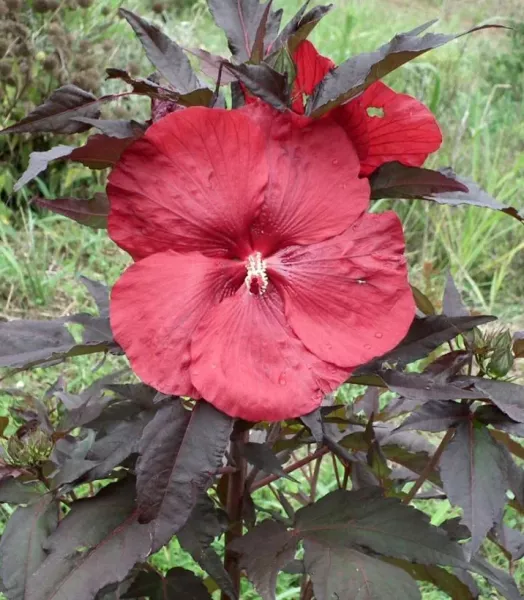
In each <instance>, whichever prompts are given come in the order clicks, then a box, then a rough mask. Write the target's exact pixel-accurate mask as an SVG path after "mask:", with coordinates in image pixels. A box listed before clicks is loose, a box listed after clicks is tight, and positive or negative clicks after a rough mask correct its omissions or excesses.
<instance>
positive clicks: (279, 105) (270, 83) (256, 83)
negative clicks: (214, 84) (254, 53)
mask: <svg viewBox="0 0 524 600" xmlns="http://www.w3.org/2000/svg"><path fill="white" fill-rule="evenodd" d="M225 68H226V69H227V70H228V71H230V72H231V73H232V74H233V75H235V76H236V78H237V79H238V80H239V81H240V82H241V83H243V84H244V85H245V87H246V88H247V89H248V90H249V91H250V92H251V93H252V94H253V95H254V96H257V98H261V99H262V100H264V102H266V103H267V104H270V105H271V106H273V107H274V108H276V109H277V110H280V111H284V110H286V109H287V106H288V101H289V90H288V84H287V78H286V76H285V75H282V74H280V73H278V72H277V71H275V70H274V69H272V68H271V67H270V66H269V65H267V64H265V63H262V64H260V65H251V64H241V65H233V64H231V63H227V65H226V66H225Z"/></svg>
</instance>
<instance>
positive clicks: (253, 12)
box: [208, 0, 279, 62]
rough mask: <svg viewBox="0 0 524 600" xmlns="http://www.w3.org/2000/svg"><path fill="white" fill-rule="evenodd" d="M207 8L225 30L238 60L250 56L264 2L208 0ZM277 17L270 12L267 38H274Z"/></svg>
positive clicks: (261, 16)
mask: <svg viewBox="0 0 524 600" xmlns="http://www.w3.org/2000/svg"><path fill="white" fill-rule="evenodd" d="M208 5H209V10H210V11H211V14H212V15H213V19H214V20H215V23H216V24H217V25H218V26H219V27H220V28H221V29H222V30H223V31H224V32H225V34H226V36H227V40H228V45H229V49H230V50H231V54H233V56H235V57H236V58H237V59H238V60H239V61H240V62H244V61H246V60H248V59H249V58H250V56H251V51H252V48H253V44H254V43H255V38H256V35H257V30H258V27H259V25H260V22H261V20H262V18H263V15H264V11H265V9H266V4H261V3H260V1H259V0H208ZM278 19H279V17H278V15H276V14H275V13H271V18H270V26H269V27H268V29H269V34H270V35H269V39H268V40H266V41H267V42H269V43H270V42H271V41H272V39H274V35H276V32H275V25H277V29H278V22H275V21H278Z"/></svg>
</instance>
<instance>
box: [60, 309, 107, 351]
mask: <svg viewBox="0 0 524 600" xmlns="http://www.w3.org/2000/svg"><path fill="white" fill-rule="evenodd" d="M67 320H68V322H69V323H77V324H78V325H82V326H83V327H84V333H83V336H82V341H83V342H84V344H101V343H106V344H107V345H108V347H107V350H113V349H115V350H116V343H114V341H113V333H112V331H111V326H110V324H109V317H96V316H93V315H90V314H88V313H79V314H77V315H72V316H71V317H68V318H67Z"/></svg>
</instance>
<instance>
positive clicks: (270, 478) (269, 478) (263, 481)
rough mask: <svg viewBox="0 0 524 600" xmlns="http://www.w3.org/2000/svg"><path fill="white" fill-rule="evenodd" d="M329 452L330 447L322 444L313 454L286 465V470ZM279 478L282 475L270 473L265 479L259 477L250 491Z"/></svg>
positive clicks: (291, 469) (298, 466) (293, 469)
mask: <svg viewBox="0 0 524 600" xmlns="http://www.w3.org/2000/svg"><path fill="white" fill-rule="evenodd" d="M328 452H329V448H328V447H327V446H322V448H319V449H318V450H317V451H316V452H313V454H308V456H305V457H304V458H301V459H300V460H297V462H294V463H293V464H292V465H289V466H288V467H285V468H284V471H285V472H286V473H292V472H293V471H296V470H297V469H301V468H302V467H303V466H304V465H307V464H308V463H310V462H311V461H313V460H315V459H317V458H319V457H320V456H324V454H327V453H328ZM277 479H280V475H268V476H267V477H264V478H263V479H259V480H258V481H257V482H256V483H255V484H253V485H252V486H251V489H250V492H254V491H256V490H259V489H260V488H262V487H264V486H265V485H267V484H268V483H273V481H276V480H277Z"/></svg>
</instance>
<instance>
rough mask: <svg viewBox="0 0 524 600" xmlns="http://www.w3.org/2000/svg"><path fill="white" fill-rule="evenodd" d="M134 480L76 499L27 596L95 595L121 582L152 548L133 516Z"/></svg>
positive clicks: (53, 599) (29, 599) (82, 598)
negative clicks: (88, 496) (92, 495)
mask: <svg viewBox="0 0 524 600" xmlns="http://www.w3.org/2000/svg"><path fill="white" fill-rule="evenodd" d="M134 496H135V494H134V482H133V481H124V482H121V483H116V484H111V485H109V486H107V487H106V488H104V489H103V490H102V491H101V492H99V493H98V494H97V495H96V496H95V497H94V498H87V499H83V500H79V501H77V502H75V503H74V504H73V506H72V508H71V511H70V512H69V513H68V514H67V516H66V517H65V518H64V519H62V520H61V521H60V524H59V526H58V528H57V529H56V530H55V531H54V533H52V534H51V536H50V537H49V539H48V540H47V544H46V549H47V550H48V551H49V554H48V556H47V558H46V559H45V560H44V561H43V563H42V564H41V565H40V567H39V568H38V569H37V570H36V571H35V572H33V574H32V575H31V577H30V579H29V583H28V587H27V595H26V599H25V600H58V599H62V598H75V600H91V599H92V598H93V597H94V596H95V595H96V593H97V592H98V591H99V590H100V589H102V588H104V587H105V586H106V585H108V584H111V583H116V582H119V581H122V580H123V579H124V578H125V577H126V576H127V574H128V573H129V571H130V570H131V569H132V567H133V566H134V564H135V563H136V562H138V561H142V560H144V558H145V557H146V556H147V555H148V553H149V551H150V549H151V539H150V533H149V531H148V527H147V526H144V525H140V524H139V523H137V521H136V518H135V517H134V513H133V511H134V508H135V507H134Z"/></svg>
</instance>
